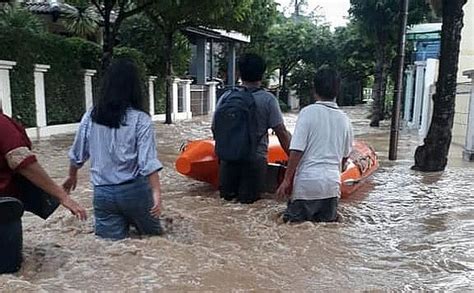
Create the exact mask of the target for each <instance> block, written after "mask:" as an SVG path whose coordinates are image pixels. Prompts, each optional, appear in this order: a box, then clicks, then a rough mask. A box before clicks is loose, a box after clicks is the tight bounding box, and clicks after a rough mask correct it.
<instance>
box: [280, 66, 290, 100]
mask: <svg viewBox="0 0 474 293" xmlns="http://www.w3.org/2000/svg"><path fill="white" fill-rule="evenodd" d="M287 77H288V71H287V70H282V71H281V91H280V100H282V101H284V102H285V103H286V104H287V105H288V106H289V105H290V103H289V102H290V101H289V100H288V99H289V96H290V95H289V92H288V85H287V81H288V80H287V79H288V78H287Z"/></svg>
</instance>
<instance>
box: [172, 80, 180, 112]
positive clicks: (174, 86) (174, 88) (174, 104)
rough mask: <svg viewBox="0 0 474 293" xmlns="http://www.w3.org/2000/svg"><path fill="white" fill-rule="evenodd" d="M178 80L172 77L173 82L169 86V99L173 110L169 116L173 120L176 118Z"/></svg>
mask: <svg viewBox="0 0 474 293" xmlns="http://www.w3.org/2000/svg"><path fill="white" fill-rule="evenodd" d="M179 82H180V79H179V78H173V84H172V86H171V101H172V106H171V109H172V110H173V112H172V115H171V118H172V120H173V121H175V120H176V119H177V118H178V84H179Z"/></svg>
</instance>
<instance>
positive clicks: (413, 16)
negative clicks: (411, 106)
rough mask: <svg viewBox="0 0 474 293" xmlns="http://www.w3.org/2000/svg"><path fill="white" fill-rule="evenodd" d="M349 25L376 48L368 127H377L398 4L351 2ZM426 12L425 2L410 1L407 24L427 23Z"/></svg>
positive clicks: (369, 0)
mask: <svg viewBox="0 0 474 293" xmlns="http://www.w3.org/2000/svg"><path fill="white" fill-rule="evenodd" d="M349 12H350V15H351V21H353V22H354V23H355V24H356V25H358V26H359V27H360V31H361V32H362V33H363V34H364V35H365V37H366V38H367V40H369V41H370V43H371V45H372V46H373V47H374V48H375V58H376V64H375V68H374V74H375V76H374V86H373V93H374V104H373V108H372V119H371V122H370V126H376V127H377V126H379V122H380V120H383V119H384V112H385V111H384V105H385V90H386V85H387V78H388V76H389V69H390V68H391V63H392V60H393V59H394V57H395V49H396V41H397V38H396V36H397V29H398V26H397V25H394V24H396V23H398V13H399V1H393V0H351V8H350V11H349ZM428 14H429V8H428V6H427V4H426V3H425V0H412V1H410V9H409V18H408V24H415V23H419V22H421V21H422V20H425V19H427V17H428V16H427V15H428Z"/></svg>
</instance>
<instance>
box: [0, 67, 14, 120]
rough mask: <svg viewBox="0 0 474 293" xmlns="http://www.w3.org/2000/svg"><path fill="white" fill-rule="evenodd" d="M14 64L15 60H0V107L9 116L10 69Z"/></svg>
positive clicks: (10, 102) (10, 105) (10, 106)
mask: <svg viewBox="0 0 474 293" xmlns="http://www.w3.org/2000/svg"><path fill="white" fill-rule="evenodd" d="M15 65H16V62H12V61H5V60H0V109H1V110H2V111H3V113H5V114H6V115H8V116H10V117H11V116H12V98H11V88H10V70H11V69H12V68H13V66H15ZM0 112H1V111H0Z"/></svg>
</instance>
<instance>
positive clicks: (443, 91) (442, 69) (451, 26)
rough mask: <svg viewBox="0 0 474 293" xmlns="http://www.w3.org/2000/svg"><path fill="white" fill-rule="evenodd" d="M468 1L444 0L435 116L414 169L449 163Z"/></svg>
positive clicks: (438, 167)
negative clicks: (460, 48) (460, 51)
mask: <svg viewBox="0 0 474 293" xmlns="http://www.w3.org/2000/svg"><path fill="white" fill-rule="evenodd" d="M466 2H467V0H443V2H442V4H443V7H442V12H443V27H442V32H441V56H440V64H439V73H438V76H439V78H438V82H437V83H436V94H435V95H434V96H433V116H432V119H431V125H430V129H429V131H428V135H427V136H426V138H425V140H424V145H422V146H420V147H418V148H417V149H416V152H415V165H414V166H413V167H412V169H413V170H419V171H425V172H436V171H443V170H444V169H445V167H446V164H447V163H448V153H449V147H450V145H451V138H452V133H451V130H452V128H453V120H454V113H455V112H454V111H455V97H456V83H457V72H458V61H459V47H460V43H461V30H462V27H463V16H464V13H463V10H462V7H463V6H464V4H466Z"/></svg>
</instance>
